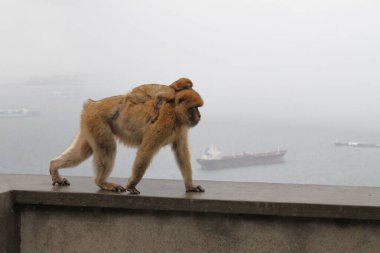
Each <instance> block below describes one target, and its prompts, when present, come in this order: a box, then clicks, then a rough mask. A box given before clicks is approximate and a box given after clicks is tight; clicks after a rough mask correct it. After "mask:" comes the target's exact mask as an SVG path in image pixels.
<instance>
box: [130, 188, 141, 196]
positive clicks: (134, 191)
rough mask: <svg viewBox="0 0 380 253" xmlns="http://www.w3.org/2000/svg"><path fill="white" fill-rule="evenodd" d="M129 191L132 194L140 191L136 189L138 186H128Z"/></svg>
mask: <svg viewBox="0 0 380 253" xmlns="http://www.w3.org/2000/svg"><path fill="white" fill-rule="evenodd" d="M127 191H129V193H130V194H134V195H138V194H140V192H139V191H138V190H137V189H136V187H128V188H127Z"/></svg>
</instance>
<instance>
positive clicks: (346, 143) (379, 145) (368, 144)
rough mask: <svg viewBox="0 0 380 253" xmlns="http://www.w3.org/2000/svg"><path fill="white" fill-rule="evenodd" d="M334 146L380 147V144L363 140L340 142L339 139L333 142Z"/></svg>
mask: <svg viewBox="0 0 380 253" xmlns="http://www.w3.org/2000/svg"><path fill="white" fill-rule="evenodd" d="M334 145H335V146H338V147H339V146H346V147H355V148H380V144H372V143H364V142H354V141H350V142H340V141H337V140H336V141H335V142H334Z"/></svg>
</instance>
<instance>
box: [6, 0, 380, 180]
mask: <svg viewBox="0 0 380 253" xmlns="http://www.w3.org/2000/svg"><path fill="white" fill-rule="evenodd" d="M379 13H380V2H379V1H375V0H362V1H359V0H346V1H343V0H320V1H316V0H315V1H314V0H313V1H301V0H294V1H274V0H268V1H248V0H244V1H243V0H239V1H224V0H223V1H216V0H209V1H201V0H195V1H186V2H183V1H174V0H162V1H153V0H149V1H124V0H111V1H101V0H66V1H60V0H34V1H28V0H2V1H1V2H0V55H1V57H0V87H1V88H2V91H1V92H0V109H4V108H20V107H26V108H29V109H31V110H38V111H40V112H41V118H40V119H38V118H36V119H34V118H33V119H32V118H28V119H17V120H14V119H5V118H1V119H0V121H1V122H0V127H2V130H1V131H0V134H2V136H1V138H3V139H2V145H0V148H2V150H3V153H2V154H1V157H0V167H6V168H9V167H10V166H16V167H25V166H26V165H27V164H28V163H27V161H28V159H31V160H33V159H34V160H33V163H31V164H32V165H33V166H36V167H38V171H40V169H41V168H42V167H43V166H45V161H48V160H49V159H50V158H51V157H50V156H53V153H54V154H58V153H59V152H61V151H62V150H61V149H63V146H65V145H67V143H68V142H70V141H71V138H72V137H71V136H73V134H74V133H75V129H77V126H78V124H79V121H78V118H79V114H80V110H81V108H82V104H83V102H84V101H85V100H86V99H88V98H93V99H101V98H104V97H107V96H112V95H117V94H124V93H126V92H128V91H129V90H131V89H132V88H133V87H134V86H136V85H140V84H144V83H160V84H170V83H171V82H173V81H174V80H176V79H177V78H179V77H183V76H186V77H189V78H191V79H192V81H193V83H194V88H195V89H196V90H197V91H198V92H199V93H200V94H201V95H202V97H203V98H204V101H205V106H204V107H203V108H201V113H202V122H204V123H203V124H204V125H202V122H201V124H200V125H199V126H197V128H196V129H194V130H192V131H193V132H195V133H197V131H199V133H201V134H200V135H194V140H193V141H194V142H196V143H197V144H196V145H195V146H196V148H195V149H194V150H193V152H194V153H195V155H196V156H199V154H200V153H201V152H202V149H203V148H204V147H205V146H207V145H209V144H213V142H214V143H219V144H220V146H224V149H225V150H226V151H229V152H232V151H233V150H232V147H234V149H237V150H240V149H239V147H240V146H241V147H244V148H245V149H247V150H252V149H255V150H261V149H264V148H265V147H268V148H269V147H272V146H276V145H277V143H278V144H283V143H284V144H285V145H287V146H288V147H289V148H290V151H291V152H290V153H289V163H288V164H287V165H286V166H288V169H289V170H290V171H292V169H293V170H294V171H297V169H299V171H298V172H299V174H298V175H295V177H294V178H297V176H299V177H298V178H300V180H301V181H302V180H306V181H307V180H309V179H308V178H307V175H306V176H305V175H304V174H302V173H306V174H307V173H315V179H316V180H317V178H318V177H319V178H320V179H321V178H323V176H327V177H329V175H320V174H318V168H317V167H318V166H325V170H326V171H336V169H337V167H339V166H338V164H339V162H340V161H338V160H337V159H338V158H337V157H339V159H342V161H341V162H342V168H338V170H337V171H338V172H337V178H338V179H339V177H340V176H342V174H344V173H345V172H344V171H343V170H344V168H345V167H346V166H347V168H350V169H352V171H351V172H352V175H351V176H352V178H351V179H347V182H350V183H352V184H355V182H356V181H355V180H356V178H359V177H360V176H361V175H362V174H360V173H362V172H361V170H363V173H364V174H363V175H364V176H363V178H362V181H361V182H366V181H365V178H366V177H365V173H367V174H366V175H367V176H368V177H369V178H370V177H371V176H372V175H373V173H374V171H376V168H377V164H378V162H377V160H376V159H377V158H376V159H375V158H374V157H377V155H376V150H372V151H360V152H359V153H360V155H358V154H359V153H354V152H356V151H353V150H349V151H348V150H345V149H341V150H339V151H337V150H336V149H334V148H331V147H330V146H329V145H331V143H332V142H333V141H334V139H335V138H339V139H342V141H367V142H376V143H378V142H380V139H379V138H380V137H379V138H378V137H377V136H378V134H377V133H378V131H379V129H380V117H379V115H380V113H379V109H380V71H379V69H380V29H379V27H380V15H379ZM57 93H58V94H60V93H62V94H69V95H68V96H67V97H65V96H62V97H59V96H56V95H54V94H57ZM234 125H237V128H236V129H235V128H234ZM266 127H268V129H267V130H266V129H265V128H266ZM62 129H63V130H62ZM215 129H219V130H218V131H216V130H215ZM61 130H62V131H63V133H61V132H60V131H61ZM223 131H225V132H223ZM256 131H258V132H256ZM211 132H212V133H214V132H217V133H218V134H215V135H213V134H212V133H211ZM274 133H275V134H274ZM301 133H302V134H301ZM260 134H261V135H262V136H260ZM56 136H59V138H58V139H59V140H58V142H54V141H55V140H53V139H54V138H56ZM37 137H39V138H40V139H41V140H42V142H41V143H39V146H38V147H36V150H31V149H33V147H29V145H28V142H29V141H30V142H32V143H33V141H37V142H38V138H37ZM211 137H213V138H214V139H212V138H211ZM23 138H24V139H25V140H27V141H26V143H25V142H23V141H22V140H23ZM36 138H37V140H36ZM225 138H226V139H227V141H226V140H225ZM317 138H320V140H319V139H317ZM324 138H325V139H324ZM355 138H357V139H355ZM277 139H278V140H277ZM258 140H260V141H258ZM266 140H267V141H266ZM309 140H311V142H310V143H309ZM292 141H293V142H294V143H293V142H292ZM230 142H231V143H232V144H234V145H232V144H231V145H230ZM281 142H283V143H281ZM50 145H51V146H50ZM260 145H261V146H260ZM10 147H11V148H10ZM46 147H49V151H48V152H47V151H45V150H44V149H45V148H46ZM38 148H39V149H38ZM306 149H310V150H307V152H309V153H307V152H306ZM327 151H328V152H327ZM17 152H19V154H18V153H17ZM49 152H50V153H49ZM335 152H338V153H339V155H340V156H339V155H338V156H336V157H335V156H334V154H335ZM369 152H370V153H369ZM16 153H17V154H16ZM31 154H36V156H32V155H31ZM315 154H321V156H318V155H315ZM355 154H356V155H357V156H355ZM368 154H372V155H371V156H370V157H369V156H368ZM298 155H299V157H298ZM347 156H349V157H350V158H349V159H351V160H349V159H348V158H347V159H348V160H345V159H346V157H347ZM19 157H23V159H24V160H23V159H19ZM165 159H166V158H165ZM303 159H304V160H303ZM324 159H326V160H324ZM371 159H373V160H371ZM343 160H344V161H343ZM166 161H169V160H168V159H167V160H165V161H161V163H160V164H161V165H162V166H166V165H167V163H166ZM170 161H172V157H171V158H170ZM345 161H350V163H349V164H347V163H348V162H346V164H344V162H345ZM292 162H293V163H292ZM329 162H331V164H330V163H329ZM311 163H315V164H313V165H314V166H315V167H313V168H314V169H315V170H313V169H312V168H311V167H312V165H310V164H311ZM367 163H368V166H367V167H365V166H366V164H367ZM379 163H380V161H379ZM2 164H5V165H4V166H2ZM343 164H344V166H343ZM286 166H285V167H286ZM292 166H294V167H292ZM297 166H298V167H297ZM303 166H305V167H308V166H310V170H311V171H308V172H304V171H303V170H302V169H301V168H302V167H303ZM350 166H351V167H350ZM362 166H364V167H363V168H362ZM272 169H273V174H270V173H269V174H268V175H267V177H264V176H263V178H266V179H265V180H271V177H272V178H276V176H277V178H279V180H280V178H281V177H283V178H284V180H285V179H286V178H288V179H289V178H290V179H291V178H292V177H291V176H292V175H289V174H286V173H287V171H286V170H284V171H282V173H284V174H278V175H277V174H276V173H277V171H278V170H277V167H275V168H272ZM339 169H342V171H339ZM43 171H44V170H43ZM298 172H297V173H298ZM289 173H290V172H289ZM294 173H295V174H297V173H296V172H294ZM326 173H327V172H326ZM347 173H348V174H350V172H347ZM355 173H357V174H355ZM206 174H207V173H206ZM206 174H202V175H203V176H205V178H207V179H209V178H212V176H213V175H212V174H208V175H206ZM227 174H228V173H227ZM232 174H233V173H230V176H232V177H236V179H237V180H238V179H239V177H240V176H241V175H240V176H239V175H232ZM157 175H158V174H157ZM163 175H167V174H163ZM176 175H177V174H176ZM222 177H223V173H221V174H220V176H219V177H218V176H215V178H218V179H221V180H222ZM251 179H252V180H255V174H254V173H253V174H252V178H251ZM256 179H257V178H256ZM290 179H289V180H290ZM312 179H313V178H311V179H310V180H312ZM295 180H296V179H295ZM321 180H322V179H321ZM326 180H328V178H327V179H326ZM331 180H333V179H331ZM335 180H337V179H336V178H335ZM341 180H343V181H344V180H345V179H344V177H343V176H342V178H341ZM350 180H351V181H350ZM371 180H373V181H372V182H373V183H371V184H378V182H377V181H376V180H375V179H372V178H371ZM371 180H369V181H371ZM317 181H318V180H317ZM307 182H309V181H307ZM318 182H324V181H323V180H322V181H318ZM361 182H360V183H359V184H361ZM333 183H337V182H335V181H334V182H333ZM338 183H339V182H338ZM364 184H365V183H364Z"/></svg>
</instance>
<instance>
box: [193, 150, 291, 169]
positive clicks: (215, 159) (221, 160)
mask: <svg viewBox="0 0 380 253" xmlns="http://www.w3.org/2000/svg"><path fill="white" fill-rule="evenodd" d="M285 154H286V150H280V149H279V148H278V149H277V150H275V151H270V152H261V153H246V152H244V153H242V154H238V155H225V156H222V155H221V153H220V151H219V150H217V149H216V148H214V147H209V148H207V149H206V150H205V153H204V155H203V156H202V157H201V158H199V159H197V162H198V163H199V164H200V165H201V169H219V168H238V167H249V166H254V165H261V164H271V163H280V162H283V157H284V155H285Z"/></svg>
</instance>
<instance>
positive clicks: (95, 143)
mask: <svg viewBox="0 0 380 253" xmlns="http://www.w3.org/2000/svg"><path fill="white" fill-rule="evenodd" d="M83 129H84V131H86V136H87V139H88V142H89V144H90V146H91V149H92V151H93V152H94V167H95V174H96V175H95V183H96V184H97V185H98V186H99V187H100V188H101V189H103V190H108V191H125V189H124V187H122V186H121V185H119V184H114V183H110V182H108V181H107V179H108V177H109V175H110V174H111V172H112V168H113V165H114V161H115V156H116V141H115V137H114V134H113V132H112V129H111V127H110V125H109V124H108V123H107V121H104V120H101V119H98V118H95V119H93V120H90V121H88V122H86V123H85V124H84V125H83Z"/></svg>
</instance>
